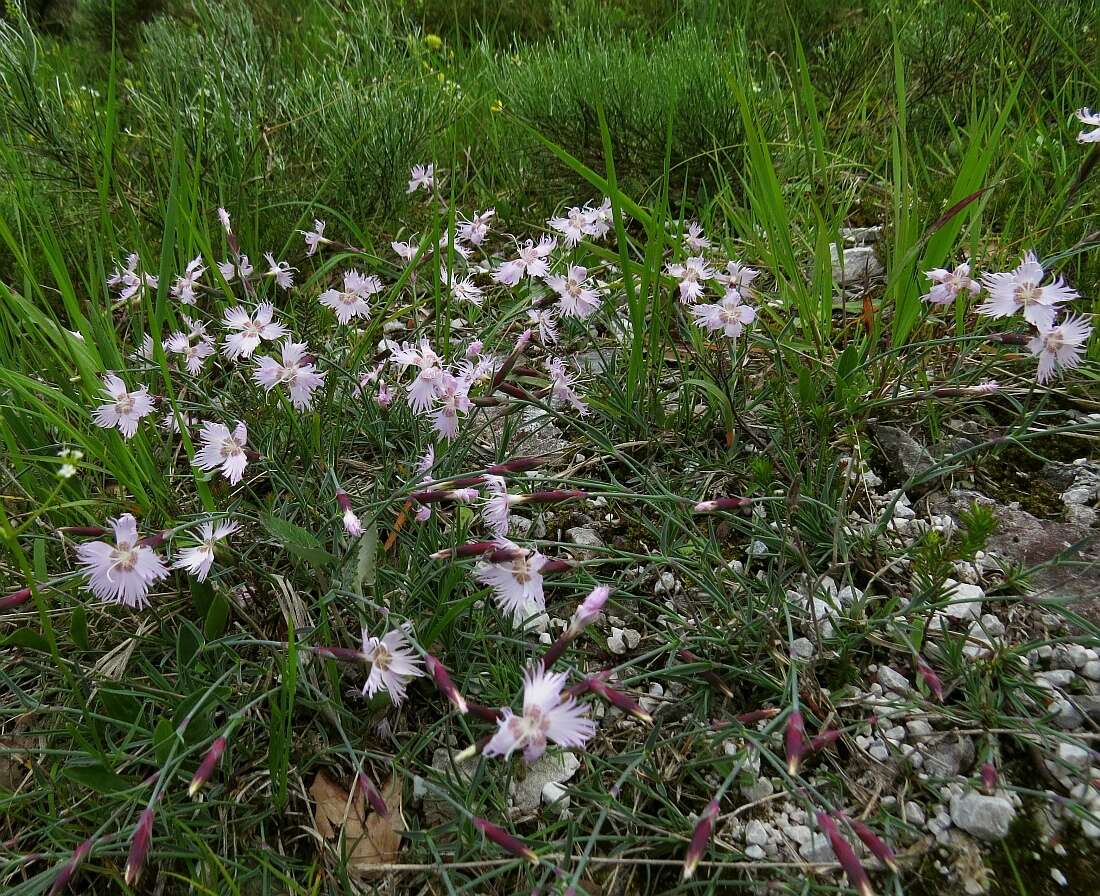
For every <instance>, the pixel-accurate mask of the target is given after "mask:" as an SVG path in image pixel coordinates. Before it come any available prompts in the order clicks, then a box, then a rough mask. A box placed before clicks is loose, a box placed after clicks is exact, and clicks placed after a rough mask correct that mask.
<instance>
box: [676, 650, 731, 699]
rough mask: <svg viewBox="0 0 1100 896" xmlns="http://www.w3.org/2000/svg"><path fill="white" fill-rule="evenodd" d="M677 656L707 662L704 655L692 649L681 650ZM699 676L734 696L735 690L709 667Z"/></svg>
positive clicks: (684, 659)
mask: <svg viewBox="0 0 1100 896" xmlns="http://www.w3.org/2000/svg"><path fill="white" fill-rule="evenodd" d="M676 656H677V657H679V658H680V659H682V660H683V661H684V662H685V663H702V662H705V660H703V658H702V657H700V656H698V655H697V654H694V653H692V652H691V651H690V650H681V651H679V652H678V653H677V654H676ZM699 677H700V678H702V679H703V681H705V682H707V684H709V685H710V686H711V687H713V688H717V689H718V691H719V692H721V693H723V694H725V695H726V696H727V697H731V698H732V697H733V690H732V689H731V688H730V686H729V685H728V684H726V683H725V682H724V681H723V680H722V678H721V676H719V675H717V674H715V673H714V672H711V671H710V670H709V669H704V670H703V671H701V672H700V673H699Z"/></svg>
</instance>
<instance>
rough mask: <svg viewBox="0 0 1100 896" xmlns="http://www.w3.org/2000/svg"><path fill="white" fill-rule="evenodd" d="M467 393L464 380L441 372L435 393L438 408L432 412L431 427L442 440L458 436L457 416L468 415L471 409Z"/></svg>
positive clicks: (467, 385)
mask: <svg viewBox="0 0 1100 896" xmlns="http://www.w3.org/2000/svg"><path fill="white" fill-rule="evenodd" d="M469 391H470V384H469V383H468V382H467V381H466V380H465V379H464V378H462V377H455V376H452V375H451V374H450V373H447V372H446V371H443V374H442V376H441V377H440V380H439V385H438V387H437V389H436V393H435V398H436V400H437V401H438V402H439V403H440V406H439V407H437V408H436V409H435V410H434V411H433V412H432V427H433V428H434V429H435V431H436V432H437V433H439V435H440V436H442V437H443V438H445V439H453V438H454V437H455V436H456V435H457V434H458V415H459V414H465V413H468V412H469V410H470V407H471V404H470V396H469Z"/></svg>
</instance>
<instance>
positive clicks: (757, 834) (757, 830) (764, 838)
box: [745, 818, 772, 846]
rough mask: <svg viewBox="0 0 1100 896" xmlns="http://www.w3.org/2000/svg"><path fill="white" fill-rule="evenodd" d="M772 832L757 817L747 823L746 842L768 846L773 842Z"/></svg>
mask: <svg viewBox="0 0 1100 896" xmlns="http://www.w3.org/2000/svg"><path fill="white" fill-rule="evenodd" d="M771 839H772V838H771V834H770V832H769V831H768V829H767V828H766V827H765V826H764V824H763V822H760V821H757V820H756V819H755V818H754V819H753V820H752V821H750V822H749V823H748V824H747V825H745V842H746V843H755V844H756V845H757V846H766V845H767V844H768V843H769V842H771Z"/></svg>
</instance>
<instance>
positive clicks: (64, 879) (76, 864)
mask: <svg viewBox="0 0 1100 896" xmlns="http://www.w3.org/2000/svg"><path fill="white" fill-rule="evenodd" d="M94 843H95V841H94V840H93V839H92V838H90V837H89V838H88V839H87V840H85V841H84V842H83V843H81V844H80V845H79V846H78V847H77V848H76V849H74V850H73V854H72V857H71V858H70V859H69V861H67V862H66V863H65V864H64V865H62V866H61V870H60V871H58V872H57V877H55V878H54V879H53V886H51V887H50V892H49V896H58V894H59V893H62V892H64V890H65V888H66V887H67V886H68V885H69V882H70V881H71V880H72V879H73V877H74V876H75V875H76V872H77V870H78V869H79V868H80V866H81V864H82V863H83V862H84V860H85V859H86V858H87V857H88V853H90V852H91V851H92V846H93V845H94Z"/></svg>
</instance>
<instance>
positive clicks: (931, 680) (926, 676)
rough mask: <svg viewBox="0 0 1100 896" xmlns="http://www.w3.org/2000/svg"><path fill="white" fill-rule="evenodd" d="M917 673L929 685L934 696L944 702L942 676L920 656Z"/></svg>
mask: <svg viewBox="0 0 1100 896" xmlns="http://www.w3.org/2000/svg"><path fill="white" fill-rule="evenodd" d="M917 675H919V676H920V678H921V680H922V681H923V682H924V683H925V684H926V685H928V690H930V691H931V692H932V696H934V697H935V698H936V699H937V700H938V701H939V702H940V703H943V682H942V681H940V677H939V676H938V675H937V674H936V673H935V672H934V671H933V670H932V667H931V666H929V665H928V663H926V662H925V661H924V660H922V659H921V658H920V657H917Z"/></svg>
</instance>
